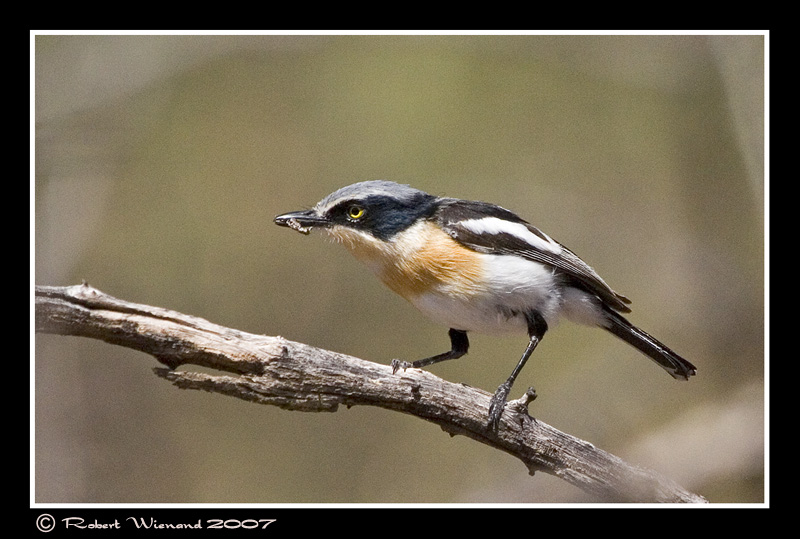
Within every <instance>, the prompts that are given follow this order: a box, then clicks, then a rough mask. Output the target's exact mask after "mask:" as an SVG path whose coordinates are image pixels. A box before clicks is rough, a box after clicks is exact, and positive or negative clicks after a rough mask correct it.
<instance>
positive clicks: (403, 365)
mask: <svg viewBox="0 0 800 539" xmlns="http://www.w3.org/2000/svg"><path fill="white" fill-rule="evenodd" d="M391 365H392V374H397V371H398V370H400V369H403V371H405V370H406V369H407V368H409V367H411V363H409V362H408V361H400V360H399V359H393V360H392V363H391Z"/></svg>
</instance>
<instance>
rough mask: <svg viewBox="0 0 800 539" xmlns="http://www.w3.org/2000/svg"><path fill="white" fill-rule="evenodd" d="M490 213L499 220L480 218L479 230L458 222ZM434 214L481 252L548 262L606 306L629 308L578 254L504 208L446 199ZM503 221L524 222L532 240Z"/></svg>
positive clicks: (452, 233)
mask: <svg viewBox="0 0 800 539" xmlns="http://www.w3.org/2000/svg"><path fill="white" fill-rule="evenodd" d="M490 217H495V218H497V219H499V220H500V221H492V222H491V223H490V222H487V221H484V225H485V226H482V227H481V228H482V229H481V230H480V232H476V231H475V230H473V229H471V228H470V227H468V226H465V225H463V224H461V223H463V222H464V221H469V220H480V219H486V218H490ZM434 218H435V219H437V221H438V223H439V224H440V225H441V227H442V229H443V230H444V231H445V232H447V233H448V234H449V235H450V236H451V237H452V238H453V239H454V240H456V241H457V242H459V243H461V244H462V245H464V246H465V247H469V248H470V249H473V250H475V251H478V252H481V253H490V254H498V255H516V256H520V257H522V258H526V259H528V260H531V261H534V262H540V263H542V264H548V265H550V266H552V267H554V268H556V269H557V270H559V271H560V272H561V273H562V274H563V275H564V276H565V277H566V278H567V279H568V280H569V281H570V284H573V285H574V286H578V287H581V288H583V289H584V290H586V291H588V292H590V293H592V294H595V295H597V296H598V297H599V298H600V299H601V300H602V301H603V302H604V303H605V304H606V305H607V306H608V307H610V308H612V309H614V310H616V311H620V312H625V313H627V312H630V310H631V309H630V307H628V306H627V304H628V303H630V302H631V301H630V300H629V299H628V298H626V297H625V296H623V295H621V294H618V293H616V292H614V291H613V290H612V289H611V287H609V286H608V285H607V284H606V282H605V281H604V280H603V279H602V278H601V277H600V276H599V275H598V274H597V272H595V271H594V270H593V269H592V268H591V267H590V266H589V265H588V264H586V262H584V261H583V260H581V259H580V258H578V256H577V255H576V254H575V253H573V252H572V251H570V250H569V249H567V248H566V247H564V246H563V245H561V244H559V243H558V242H556V241H555V240H553V239H552V238H550V237H549V236H548V235H547V234H545V233H544V232H542V231H541V230H539V229H538V228H536V227H535V226H533V225H531V224H530V223H528V222H527V221H525V220H524V219H522V218H520V217H519V216H518V215H516V214H515V213H513V212H511V211H509V210H506V209H505V208H501V207H500V206H495V205H494V204H488V203H485V202H473V201H466V200H455V199H450V200H446V201H444V202H443V203H442V205H441V206H440V208H439V210H438V211H437V212H436V214H435V216H434ZM503 222H507V223H516V224H517V225H522V226H524V227H525V229H527V231H528V232H530V233H531V234H533V236H532V240H533V241H529V240H526V239H525V238H524V237H521V236H520V235H519V234H514V231H513V230H511V228H510V227H508V226H506V227H505V228H506V230H508V231H503V228H504V226H503V225H504V223H503ZM511 226H512V227H513V226H514V225H511ZM472 228H475V227H472Z"/></svg>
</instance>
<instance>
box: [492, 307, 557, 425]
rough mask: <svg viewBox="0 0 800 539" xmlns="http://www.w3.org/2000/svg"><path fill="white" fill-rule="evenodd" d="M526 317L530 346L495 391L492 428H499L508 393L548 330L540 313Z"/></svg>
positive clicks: (533, 313)
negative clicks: (506, 378)
mask: <svg viewBox="0 0 800 539" xmlns="http://www.w3.org/2000/svg"><path fill="white" fill-rule="evenodd" d="M525 318H526V319H527V321H528V335H529V336H530V340H529V341H528V346H527V347H526V348H525V352H524V353H523V354H522V357H521V358H520V360H519V362H517V366H516V367H514V370H513V371H511V376H509V377H508V380H506V381H505V382H503V383H502V384H500V387H498V388H497V391H495V392H494V396H493V397H492V402H491V404H490V405H489V427H490V428H491V429H492V430H497V425H498V424H499V422H500V416H502V415H503V408H505V406H506V400H508V393H509V392H510V391H511V386H513V385H514V380H516V379H517V375H518V374H519V373H520V371H521V370H522V367H524V366H525V362H526V361H528V358H529V357H531V354H532V353H533V351H534V350H535V349H536V346H537V345H538V344H539V342H540V341H541V340H542V337H544V334H545V332H546V331H547V322H545V320H544V318H543V317H542V315H540V314H539V313H537V312H532V313H529V314H528V315H526V317H525Z"/></svg>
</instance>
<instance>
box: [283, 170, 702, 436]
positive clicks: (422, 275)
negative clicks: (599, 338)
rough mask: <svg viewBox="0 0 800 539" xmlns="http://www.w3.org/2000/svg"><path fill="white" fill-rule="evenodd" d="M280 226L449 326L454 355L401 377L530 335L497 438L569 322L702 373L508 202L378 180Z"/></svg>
mask: <svg viewBox="0 0 800 539" xmlns="http://www.w3.org/2000/svg"><path fill="white" fill-rule="evenodd" d="M274 222H275V224H277V225H280V226H284V227H289V228H291V229H293V230H295V231H297V232H300V233H302V234H309V233H310V232H311V231H312V230H313V229H321V230H324V231H325V232H327V234H328V235H329V236H330V238H332V239H333V240H335V241H336V242H338V243H340V244H342V245H343V246H344V247H345V248H346V249H347V250H348V251H350V253H352V255H353V256H354V257H355V258H356V259H357V260H359V261H360V262H362V263H363V264H364V265H366V266H367V267H368V268H369V269H370V270H371V271H372V272H373V273H374V274H375V275H376V276H377V277H378V278H379V279H380V280H381V281H382V282H383V283H384V284H385V285H386V286H387V287H388V288H389V289H391V290H392V291H394V292H396V293H397V294H399V295H400V296H402V297H403V298H405V299H406V300H407V301H409V302H410V303H411V304H412V305H413V306H414V307H416V308H417V309H418V310H419V311H420V312H421V313H422V314H423V315H425V316H427V317H428V318H429V319H431V320H432V321H434V322H436V323H438V324H440V325H444V326H446V327H448V328H449V332H448V335H449V337H450V350H449V351H447V352H444V353H441V354H437V355H434V356H431V357H427V358H424V359H419V360H416V361H411V362H408V361H400V360H397V359H394V360H392V361H391V366H392V371H393V373H395V374H396V373H397V371H398V370H400V369H403V371H404V372H405V370H406V369H408V368H417V369H419V368H423V367H427V366H429V365H433V364H434V363H439V362H441V361H446V360H451V359H457V358H460V357H462V356H464V355H465V354H466V353H467V352H468V350H469V338H468V333H469V332H474V333H478V334H488V335H502V334H524V335H527V338H528V342H527V345H526V348H525V350H524V352H523V353H522V356H521V357H520V358H519V360H518V361H517V363H516V364H515V366H514V368H513V370H512V371H511V374H510V375H509V376H508V378H507V379H506V381H505V382H503V383H502V384H500V386H498V388H497V390H496V391H495V393H494V395H493V396H492V399H491V401H490V406H489V413H488V422H487V426H488V427H490V428H492V429H494V430H496V429H497V428H498V426H499V424H500V418H501V416H502V414H503V410H504V408H505V405H506V403H507V400H508V395H509V393H510V391H511V388H512V386H513V384H514V382H515V380H516V378H517V376H518V375H519V373H520V371H521V370H522V369H523V367H524V366H525V363H526V362H527V361H528V359H529V358H530V356H531V354H532V353H533V351H534V350H535V349H536V347H537V345H538V344H539V343H540V342H541V340H542V338H543V337H544V335H545V333H546V332H547V331H548V328H550V327H552V326H554V325H555V324H556V323H557V322H558V321H559V319H561V318H564V319H567V320H569V321H571V322H575V323H578V324H583V325H589V326H597V327H600V328H603V329H605V330H607V331H608V332H610V333H612V334H613V335H615V336H616V337H619V338H620V339H622V340H623V341H625V342H626V343H628V344H629V345H632V346H633V347H634V348H636V349H638V350H639V351H640V352H642V353H643V354H644V355H646V356H647V357H649V358H650V359H652V360H653V361H655V363H656V364H658V365H659V366H660V367H661V368H663V369H664V370H665V371H667V373H669V374H670V375H671V376H672V377H673V378H675V379H677V380H688V379H689V378H690V377H691V376H694V375H695V374H696V372H697V369H696V367H695V366H694V365H692V364H691V363H690V362H689V361H687V360H686V359H684V358H682V357H681V356H679V355H678V354H677V353H675V352H673V351H672V350H670V349H669V348H668V347H667V346H666V345H664V344H663V343H661V342H660V341H658V340H657V339H656V338H655V337H652V336H651V335H650V334H648V333H646V332H645V331H643V330H642V329H639V328H638V327H636V326H634V325H633V324H632V323H630V322H629V321H628V320H627V319H626V318H625V317H624V316H623V314H626V313H629V312H630V311H631V309H630V307H629V306H628V305H629V304H630V303H631V300H629V299H628V298H627V297H625V296H623V295H622V294H619V293H617V292H615V291H614V290H613V289H612V288H611V287H610V286H609V285H608V284H606V282H605V281H604V280H603V279H602V278H601V277H600V275H598V273H597V272H596V271H595V270H594V269H592V267H590V266H589V265H588V264H587V263H586V262H584V261H583V260H581V259H580V258H579V257H578V256H577V255H575V254H574V253H573V252H572V251H570V250H569V249H568V248H567V247H565V246H564V245H562V244H560V243H559V242H557V241H555V240H554V239H552V238H551V237H550V236H548V235H547V234H545V233H544V232H543V231H541V230H540V229H539V228H537V227H535V226H534V225H532V224H531V223H529V222H528V221H526V220H524V219H523V218H521V217H520V216H518V215H517V214H516V213H514V212H512V211H510V210H507V209H505V208H503V207H501V206H498V205H496V204H492V203H488V202H480V201H473V200H462V199H458V198H449V197H442V196H436V195H431V194H429V193H427V192H425V191H421V190H419V189H416V188H414V187H411V186H409V185H404V184H399V183H395V182H392V181H388V180H368V181H361V182H357V183H354V184H351V185H347V186H345V187H342V188H340V189H338V190H336V191H334V192H333V193H331V194H329V195H327V196H325V197H324V198H323V199H322V200H320V201H319V202H318V203H317V204H316V205H314V206H313V207H312V208H311V209H306V210H300V211H293V212H289V213H284V214H281V215H278V216H276V217H275V219H274ZM532 394H533V395H534V396H535V392H533V393H532Z"/></svg>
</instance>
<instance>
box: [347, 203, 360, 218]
mask: <svg viewBox="0 0 800 539" xmlns="http://www.w3.org/2000/svg"><path fill="white" fill-rule="evenodd" d="M347 216H348V217H349V218H350V219H361V218H362V217H364V208H362V207H361V206H350V208H348V210H347Z"/></svg>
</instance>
